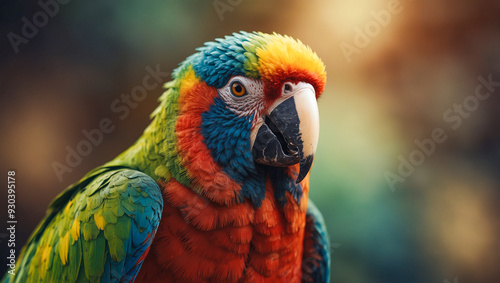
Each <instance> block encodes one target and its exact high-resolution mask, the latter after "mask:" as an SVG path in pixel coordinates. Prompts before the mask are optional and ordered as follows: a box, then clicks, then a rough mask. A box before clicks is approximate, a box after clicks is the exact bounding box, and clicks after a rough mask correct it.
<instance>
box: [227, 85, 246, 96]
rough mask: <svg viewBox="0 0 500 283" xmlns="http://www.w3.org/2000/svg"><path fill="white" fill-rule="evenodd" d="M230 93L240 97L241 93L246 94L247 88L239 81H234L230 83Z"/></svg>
mask: <svg viewBox="0 0 500 283" xmlns="http://www.w3.org/2000/svg"><path fill="white" fill-rule="evenodd" d="M231 93H232V94H233V95H234V96H237V97H242V96H243V95H245V94H247V90H246V88H245V86H244V85H243V84H241V83H240V82H234V83H232V84H231Z"/></svg>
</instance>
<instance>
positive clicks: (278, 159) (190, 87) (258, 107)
mask: <svg viewBox="0 0 500 283" xmlns="http://www.w3.org/2000/svg"><path fill="white" fill-rule="evenodd" d="M197 51H198V52H197V53H195V54H194V55H192V56H190V57H188V58H187V59H186V60H185V61H184V62H183V63H181V64H180V66H179V68H178V69H176V70H175V71H174V73H173V77H174V81H173V82H172V83H170V85H167V86H168V87H170V88H173V89H175V91H174V92H172V93H171V94H166V95H165V97H164V98H163V100H170V101H169V102H168V104H165V105H169V106H165V107H166V108H167V109H166V111H167V113H168V112H169V111H170V112H172V113H174V112H175V114H176V115H175V116H176V117H177V118H176V121H175V137H176V139H177V140H176V141H175V144H177V148H176V149H175V151H176V152H177V153H178V154H177V155H176V156H177V158H178V160H179V161H180V163H181V168H172V167H175V166H177V165H174V164H173V163H175V162H173V161H172V162H171V163H170V166H168V167H169V168H170V171H172V172H174V175H175V172H180V173H178V174H177V175H178V176H174V177H176V179H177V180H179V179H182V178H183V177H185V179H186V180H187V181H186V182H185V183H189V185H191V186H192V185H193V183H194V184H195V185H196V184H201V183H203V182H204V180H205V181H206V179H207V178H214V179H217V178H219V179H218V180H215V181H214V182H219V183H220V182H223V183H224V182H227V181H224V180H223V179H221V178H222V177H221V176H222V175H217V174H219V173H221V174H225V175H226V176H228V177H229V178H230V179H231V180H233V181H234V182H235V183H236V184H238V185H239V186H241V191H242V194H240V197H241V196H243V197H248V198H251V199H252V200H253V201H254V202H259V199H262V197H263V196H260V195H259V194H263V192H262V189H261V188H257V187H258V186H260V185H259V184H262V183H263V182H265V180H263V178H261V177H259V176H261V175H263V174H264V176H265V174H266V173H265V172H269V170H271V171H272V170H278V171H279V170H284V169H283V168H287V167H290V166H294V165H297V164H298V166H294V168H300V169H298V170H296V171H295V172H294V174H295V175H294V176H292V177H294V178H293V181H294V183H299V182H301V181H302V180H303V179H304V178H305V177H306V175H307V174H308V172H309V170H310V168H311V165H312V162H313V157H314V154H315V151H316V147H317V143H318V136H319V115H318V107H317V103H316V99H317V98H318V97H319V95H320V94H321V93H322V91H323V89H324V86H325V83H326V72H325V66H324V64H323V62H322V61H321V60H320V59H319V58H318V56H317V55H316V54H315V53H314V52H313V51H311V49H310V48H309V47H307V46H305V45H304V44H302V43H301V42H300V41H297V40H294V39H292V38H290V37H288V36H282V35H279V34H276V33H275V34H264V33H261V32H254V33H247V32H240V33H234V34H233V35H232V36H227V37H225V38H224V39H217V40H216V41H215V42H208V43H206V44H205V46H203V47H201V48H198V49H197ZM168 96H173V98H171V99H169V98H168ZM175 96H178V97H175ZM174 101H176V102H177V105H176V107H173V106H171V104H172V102H174ZM167 116H168V114H167ZM172 169H174V170H172ZM297 171H298V172H297ZM206 174H208V176H205V177H200V175H206ZM197 179H198V181H197ZM264 179H265V177H264ZM226 185H227V184H226ZM257 191H260V192H257Z"/></svg>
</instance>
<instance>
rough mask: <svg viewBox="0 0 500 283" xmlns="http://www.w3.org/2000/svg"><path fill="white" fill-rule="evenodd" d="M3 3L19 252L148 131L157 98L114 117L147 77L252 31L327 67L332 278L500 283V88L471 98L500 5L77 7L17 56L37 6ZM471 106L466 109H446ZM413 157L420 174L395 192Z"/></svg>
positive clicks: (491, 55) (3, 81)
mask: <svg viewBox="0 0 500 283" xmlns="http://www.w3.org/2000/svg"><path fill="white" fill-rule="evenodd" d="M1 3H2V7H1V12H0V24H1V26H0V35H1V43H2V45H1V54H0V62H1V63H0V64H1V65H0V66H1V67H0V95H1V104H0V117H1V122H0V133H1V142H2V144H1V149H0V150H1V166H2V171H1V172H2V174H4V177H3V178H4V180H6V176H7V171H8V170H16V177H17V195H16V197H17V211H16V213H17V214H16V217H17V220H18V224H17V231H16V243H17V246H18V247H20V246H22V244H23V243H24V242H25V241H26V239H27V238H28V236H29V234H30V233H31V231H32V229H34V227H35V226H36V224H37V223H38V222H39V221H40V219H41V218H42V216H43V215H44V213H45V209H46V207H47V205H48V204H49V202H50V201H51V200H52V199H53V198H54V197H55V196H56V195H57V194H58V193H59V192H61V191H62V190H63V189H64V188H65V187H66V186H68V185H69V184H71V183H73V182H75V181H77V180H78V179H79V178H80V177H82V176H83V175H84V174H85V173H86V172H87V171H89V170H91V169H92V168H94V167H96V166H98V165H100V164H102V163H104V162H106V161H108V160H110V159H111V158H113V157H114V156H116V155H117V154H118V153H120V152H121V151H123V150H124V149H126V148H127V147H128V146H129V145H131V144H132V143H133V142H134V141H135V140H136V139H137V138H138V137H139V135H140V134H141V133H142V131H143V129H144V128H145V127H146V125H148V123H149V114H150V112H152V110H153V109H154V108H155V106H156V103H157V102H156V100H157V98H158V97H159V96H160V94H161V93H162V89H161V88H160V87H157V88H155V89H154V90H151V91H149V92H148V94H147V97H146V98H145V99H144V100H143V101H141V102H139V103H138V105H137V107H136V108H134V109H131V111H130V115H128V116H127V117H126V118H125V119H123V120H121V119H119V117H118V115H117V113H115V112H113V111H112V110H111V104H112V103H113V101H115V100H116V99H120V96H121V94H122V93H126V94H130V91H131V90H132V88H133V87H135V86H137V85H142V78H143V77H144V76H145V75H146V73H147V72H146V70H145V68H146V67H147V66H151V67H153V68H154V67H155V66H156V65H158V64H159V66H160V69H161V70H162V71H164V72H171V71H172V70H173V69H174V68H175V67H176V66H177V64H178V63H179V62H181V61H182V60H184V58H185V57H186V56H188V55H190V54H192V53H193V52H194V48H196V47H198V46H200V45H202V44H203V42H205V41H209V40H213V39H214V38H217V37H222V36H224V35H227V34H230V33H232V32H234V31H239V30H246V31H254V30H255V31H263V32H278V33H281V34H287V35H290V36H292V37H295V38H299V39H300V40H302V41H303V42H304V43H306V44H308V45H310V46H311V48H312V49H313V50H315V51H316V52H317V53H318V55H319V56H320V57H321V58H322V59H323V61H324V62H325V64H326V68H327V72H328V83H327V87H326V90H325V92H324V94H323V96H322V97H321V98H320V100H319V108H320V115H321V135H320V144H319V148H318V154H317V157H316V161H315V165H314V168H313V170H312V180H311V183H312V185H311V192H310V195H311V198H312V199H313V200H314V201H315V203H316V204H317V206H318V207H319V208H320V210H321V211H322V212H323V215H324V217H325V220H326V224H327V226H328V229H329V233H330V238H331V242H332V243H333V244H332V256H333V260H332V280H331V281H332V282H342V283H343V282H354V283H357V282H398V283H399V282H436V283H437V282H499V280H500V279H499V278H500V237H499V235H500V221H499V215H500V175H499V169H500V161H499V157H500V131H499V126H500V115H499V110H500V109H499V106H500V87H497V88H498V89H497V90H495V91H493V92H492V94H491V95H490V96H489V97H488V98H487V99H485V100H478V105H474V103H473V102H474V100H473V98H471V97H470V96H474V94H475V91H476V88H477V86H478V85H479V84H480V81H479V80H478V77H479V76H482V77H483V78H488V76H490V75H491V77H492V80H493V81H500V17H499V15H500V2H498V1H496V0H483V1H452V0H443V1H433V0H418V1H410V0H401V1H395V0H391V1H387V0H371V1H367V0H366V1H365V0H349V1H348V0H337V1H299V0H294V1H290V0H289V1H285V0H281V1H264V0H258V1H249V0H241V1H237V0H233V1H228V0H217V1H194V0H187V1H159V0H156V1H155V0H152V1H142V2H140V1H120V2H116V1H110V0H105V1H69V3H68V4H65V5H62V4H60V5H58V11H57V12H55V13H54V14H55V15H54V16H53V17H52V16H49V17H48V20H47V23H46V24H44V25H42V26H41V27H40V28H38V31H37V32H36V34H35V35H33V36H32V38H29V39H27V43H22V44H20V45H19V46H18V47H17V48H18V52H17V53H16V52H15V51H14V49H15V48H13V46H12V45H11V43H10V42H9V39H8V36H7V35H8V34H9V33H10V32H12V33H15V34H17V35H22V28H23V25H25V23H24V22H23V17H26V19H27V20H29V21H30V22H33V16H34V15H35V14H36V13H38V12H39V11H43V10H42V8H41V6H40V4H38V3H37V1H2V2H1ZM221 3H222V4H221ZM224 4H225V5H226V6H224ZM224 9H226V10H224ZM381 11H389V13H390V19H389V18H388V17H387V12H386V13H384V12H381ZM391 11H392V12H391ZM395 11H399V12H397V13H396V12H395ZM375 14H376V15H379V16H378V17H382V16H380V15H382V14H384V15H386V17H385V18H384V19H385V20H384V21H383V23H381V22H378V23H377V22H376V17H377V16H375ZM40 20H43V18H40V19H39V21H40ZM377 26H378V28H377ZM360 30H361V31H362V32H363V33H364V34H367V33H369V35H366V37H365V38H361V37H362V36H360V35H359V33H360ZM356 39H357V41H356ZM363 39H364V41H363ZM356 42H357V44H356ZM360 42H361V44H360ZM348 45H350V46H351V49H350V51H353V53H352V54H350V55H347V56H346V53H345V52H344V51H343V50H342V48H341V46H344V47H345V46H348ZM352 48H357V49H352ZM486 90H487V89H486V88H485V87H483V89H481V93H486V92H487V91H486ZM464 101H466V102H467V103H469V106H467V109H472V110H471V111H469V110H463V112H462V113H459V112H450V111H455V110H453V109H454V108H453V107H454V105H461V104H463V103H464ZM471 103H472V104H471ZM471 105H472V106H471ZM455 107H458V106H455ZM463 109H465V108H463ZM445 113H448V114H449V115H450V116H449V117H448V118H449V119H452V118H453V120H452V121H453V122H452V121H450V120H445V119H446V118H443V115H445ZM450 113H451V114H450ZM103 118H109V119H111V120H112V121H113V124H114V125H115V129H114V131H113V132H111V133H109V134H105V135H104V138H103V142H102V143H100V144H99V145H98V146H94V147H93V149H92V152H91V154H89V155H88V156H86V157H83V159H82V161H81V162H80V163H79V164H78V166H76V167H75V168H74V169H73V170H72V172H68V173H65V174H63V175H62V180H61V181H60V180H58V177H57V176H56V174H55V172H54V169H53V168H52V164H53V162H60V163H65V158H66V155H67V154H68V149H67V147H68V146H69V147H71V148H73V149H75V148H76V146H77V144H78V143H79V142H80V141H82V140H84V139H85V136H84V135H83V134H82V131H83V130H91V129H94V128H97V127H98V125H99V122H100V121H101V120H102V119H103ZM459 122H460V125H459V124H458V123H459ZM452 126H453V127H454V128H455V129H454V128H452ZM436 128H440V129H442V130H443V131H444V133H445V136H446V139H445V141H443V142H442V143H439V144H436V146H435V149H434V152H433V153H432V154H430V155H429V156H427V155H426V156H425V158H423V160H419V159H418V158H417V157H418V153H415V152H416V151H418V150H419V148H418V147H417V145H416V144H415V140H416V139H417V140H420V141H422V140H425V139H430V138H432V131H433V130H434V129H436ZM410 156H413V159H414V160H417V161H419V162H418V163H421V164H420V165H418V166H413V167H414V168H413V170H410V171H411V174H408V175H409V176H407V177H406V176H405V177H404V178H402V179H399V180H398V181H397V182H395V183H394V184H393V185H391V184H390V183H391V182H388V181H387V176H388V174H399V173H398V167H399V166H401V160H402V159H405V160H409V158H410ZM407 170H409V169H408V168H407ZM392 176H395V175H392ZM4 184H5V185H3V188H2V189H0V191H1V196H2V198H1V203H2V204H1V205H0V207H1V208H2V210H4V208H5V207H6V203H7V200H6V190H7V188H6V183H4ZM6 214H7V213H6V211H2V212H1V213H0V221H1V225H2V227H4V225H5V223H6ZM5 232H6V230H5V229H4V228H2V230H1V231H0V241H1V243H0V245H1V251H2V255H1V259H0V262H1V265H0V271H1V273H2V274H3V272H5V268H6V265H5V257H6V252H7V247H6V238H5V237H6V235H7V234H6V233H5Z"/></svg>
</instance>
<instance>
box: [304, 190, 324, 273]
mask: <svg viewBox="0 0 500 283" xmlns="http://www.w3.org/2000/svg"><path fill="white" fill-rule="evenodd" d="M302 278H303V279H302V282H330V240H329V238H328V232H327V231H326V225H325V221H324V220H323V216H322V215H321V213H320V212H319V210H318V208H317V207H316V206H315V205H314V203H313V202H312V201H311V199H309V203H308V205H307V214H306V228H305V233H304V255H303V259H302Z"/></svg>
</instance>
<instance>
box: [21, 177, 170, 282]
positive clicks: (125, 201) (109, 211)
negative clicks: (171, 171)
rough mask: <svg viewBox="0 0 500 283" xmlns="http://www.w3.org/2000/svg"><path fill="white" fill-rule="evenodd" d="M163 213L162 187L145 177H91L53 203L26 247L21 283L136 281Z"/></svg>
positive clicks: (70, 188)
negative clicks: (42, 282) (37, 282)
mask: <svg viewBox="0 0 500 283" xmlns="http://www.w3.org/2000/svg"><path fill="white" fill-rule="evenodd" d="M162 208H163V198H162V194H161V190H160V188H159V186H158V184H157V183H156V182H155V181H154V180H153V179H152V178H151V177H150V176H148V175H146V174H144V173H142V172H139V171H136V170H131V169H125V168H118V169H117V168H112V169H110V168H108V169H107V170H101V169H97V171H95V172H94V174H93V173H92V172H91V173H89V174H88V175H87V176H86V178H84V179H82V180H81V181H80V182H79V183H77V184H75V185H74V186H71V187H69V188H68V189H67V190H66V191H65V192H64V193H62V194H61V195H59V196H58V198H57V199H56V200H55V201H54V202H53V203H52V205H51V207H50V209H49V212H48V215H47V217H46V218H45V219H44V220H43V221H42V223H41V224H40V226H39V228H38V229H37V231H36V232H35V233H34V234H33V236H32V238H31V239H30V240H29V242H28V244H27V246H26V247H25V250H24V252H23V255H22V259H21V260H20V264H19V272H18V275H17V276H16V282H30V281H31V280H33V279H36V278H40V279H42V281H47V282H52V281H61V280H63V281H72V282H73V281H80V280H82V281H89V280H90V281H98V280H101V281H104V282H108V281H109V280H111V281H113V280H118V281H119V280H120V279H124V278H125V279H128V280H126V281H130V280H132V279H133V278H134V277H135V275H136V274H137V272H138V270H139V268H140V267H141V264H142V261H143V260H144V258H145V255H146V253H147V250H148V248H149V246H150V244H151V241H152V239H153V237H154V234H155V233H156V229H157V228H158V225H159V222H160V218H161V213H162ZM35 281H36V280H35Z"/></svg>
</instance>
